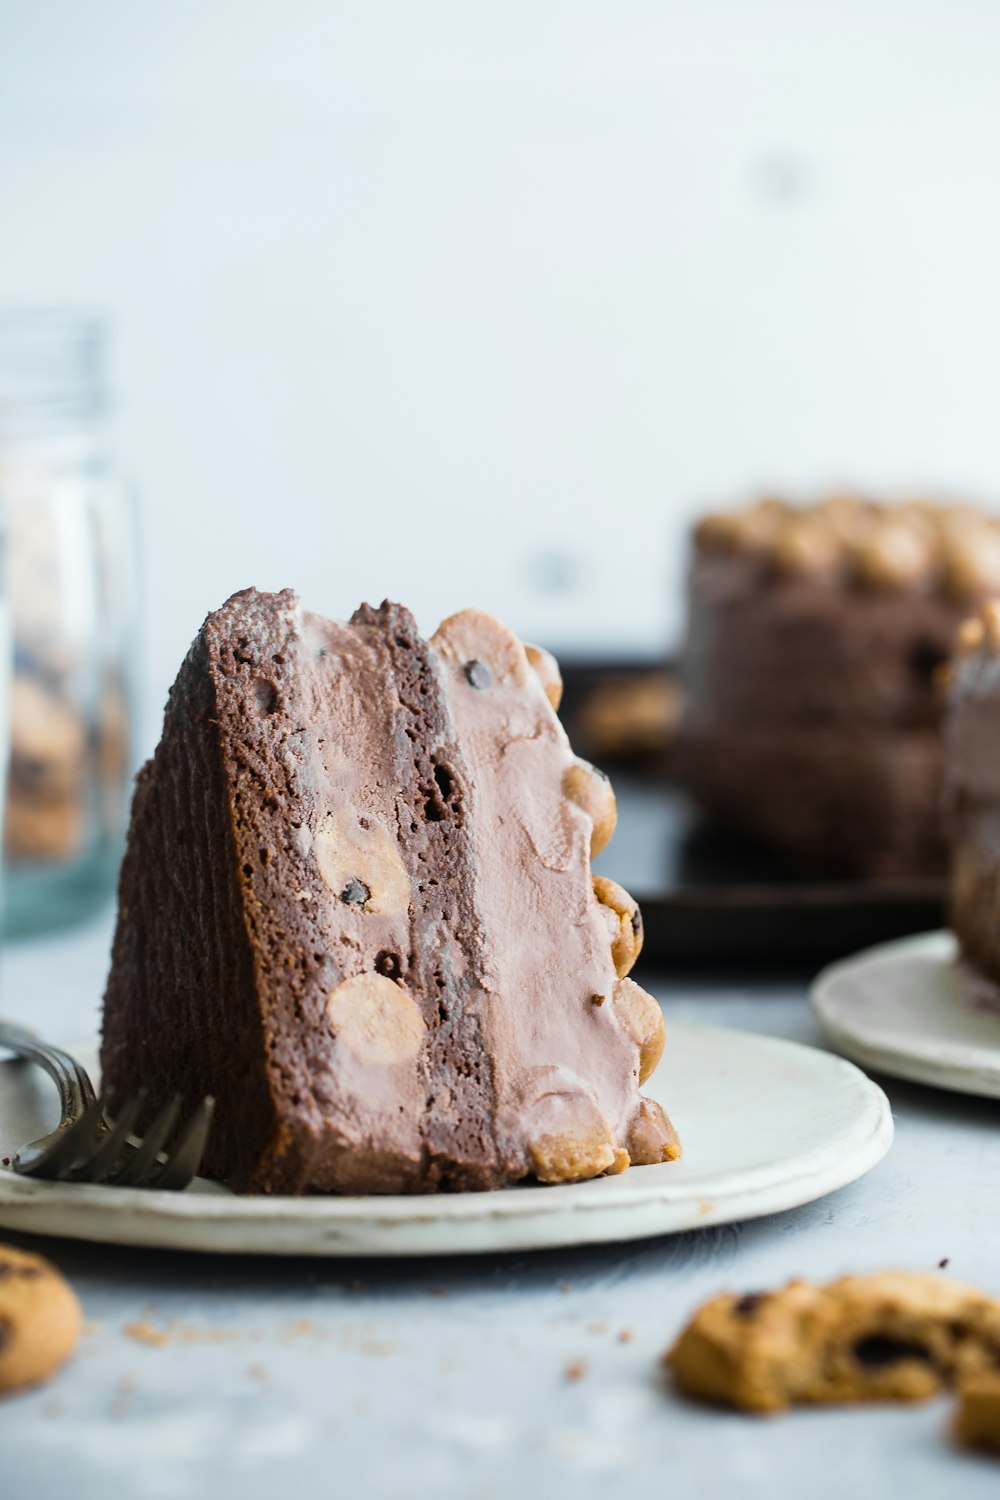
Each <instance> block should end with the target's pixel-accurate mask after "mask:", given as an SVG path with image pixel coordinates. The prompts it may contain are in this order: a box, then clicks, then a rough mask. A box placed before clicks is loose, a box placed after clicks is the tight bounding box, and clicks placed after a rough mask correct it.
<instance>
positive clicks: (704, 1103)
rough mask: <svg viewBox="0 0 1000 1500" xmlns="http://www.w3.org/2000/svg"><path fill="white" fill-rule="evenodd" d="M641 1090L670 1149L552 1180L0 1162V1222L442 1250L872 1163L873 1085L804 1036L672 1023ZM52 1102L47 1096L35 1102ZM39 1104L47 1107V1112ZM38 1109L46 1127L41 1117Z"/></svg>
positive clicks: (770, 1199)
mask: <svg viewBox="0 0 1000 1500" xmlns="http://www.w3.org/2000/svg"><path fill="white" fill-rule="evenodd" d="M46 1088H47V1089H49V1091H50V1093H51V1085H49V1084H48V1083H47V1082H46V1081H45V1080H44V1079H41V1080H40V1079H39V1077H38V1074H37V1070H34V1069H31V1070H27V1069H25V1067H24V1066H23V1065H22V1064H14V1063H0V1156H5V1155H9V1154H10V1153H11V1152H12V1151H13V1150H15V1149H16V1148H17V1146H18V1145H20V1144H22V1143H23V1142H24V1141H25V1140H28V1139H30V1138H31V1136H32V1135H33V1134H38V1133H40V1132H41V1130H42V1129H44V1128H45V1127H46V1120H45V1119H44V1118H42V1117H40V1112H39V1106H38V1100H39V1098H40V1097H44V1096H42V1095H41V1094H40V1090H44V1089H46ZM647 1092H648V1093H650V1094H652V1095H653V1096H654V1097H656V1098H659V1099H660V1100H661V1101H662V1103H663V1104H664V1105H665V1106H666V1107H667V1108H668V1109H669V1111H670V1113H671V1116H672V1118H673V1120H674V1123H675V1124H676V1125H677V1128H678V1130H679V1132H680V1134H681V1138H682V1140H683V1142H684V1158H683V1160H682V1161H679V1162H670V1163H666V1164H664V1165H663V1166H652V1167H634V1168H632V1169H631V1170H629V1171H627V1172H623V1173H622V1174H621V1175H620V1176H618V1177H602V1178H599V1179H597V1180H596V1181H593V1182H581V1183H575V1184H573V1185H568V1186H565V1187H548V1188H541V1187H515V1188H509V1189H507V1190H505V1191H502V1192H497V1193H454V1194H446V1193H442V1194H438V1195H435V1196H432V1197H417V1198H413V1197H410V1198H401V1197H400V1198H332V1197H331V1198H320V1197H314V1198H265V1197H234V1196H233V1195H231V1194H229V1193H227V1192H224V1191H222V1190H220V1189H218V1188H213V1187H212V1186H211V1185H210V1184H196V1185H195V1187H194V1188H192V1189H191V1190H190V1191H189V1192H186V1193H155V1192H139V1191H136V1190H135V1189H129V1188H105V1187H91V1186H85V1185H82V1184H61V1183H46V1182H35V1181H33V1180H31V1179H29V1178H24V1177H17V1176H15V1175H14V1174H13V1173H10V1172H4V1171H0V1227H2V1228H4V1229H18V1230H23V1231H26V1232H32V1233H35V1234H52V1235H62V1236H68V1237H70V1238H74V1239H84V1240H95V1241H99V1242H105V1243H109V1244H119V1245H149V1246H159V1247H162V1248H170V1249H180V1250H202V1251H214V1252H221V1253H227V1254H234V1253H236V1254H240V1253H244V1254H255V1255H321V1256H347V1255H379V1256H387V1255H394V1256H400V1255H457V1254H468V1253H482V1252H488V1251H497V1250H530V1249H542V1248H547V1247H552V1246H556V1245H585V1244H596V1243H599V1242H606V1241H612V1240H629V1239H643V1238H647V1237H649V1236H651V1235H658V1234H669V1233H673V1232H677V1231H680V1230H685V1229H696V1228H700V1227H702V1226H704V1225H708V1224H725V1223H728V1222H731V1221H732V1220H736V1219H746V1218H755V1217H757V1216H759V1215H761V1214H768V1213H776V1212H778V1211H779V1210H781V1209H786V1208H794V1207H796V1206H797V1205H799V1204H801V1203H809V1202H812V1200H813V1199H815V1198H821V1197H823V1196H824V1195H825V1194H826V1193H831V1192H833V1191H834V1189H836V1188H840V1187H843V1186H844V1185H845V1184H846V1183H849V1182H853V1181H854V1180H855V1178H858V1177H860V1176H862V1174H863V1173H865V1172H867V1171H868V1170H869V1169H870V1168H871V1167H873V1166H875V1164H876V1163H877V1162H878V1161H880V1160H881V1159H882V1157H883V1156H884V1155H885V1153H886V1151H887V1150H888V1149H889V1145H890V1143H891V1141H892V1116H891V1114H890V1112H889V1105H888V1101H887V1100H886V1097H885V1095H884V1094H883V1092H882V1090H881V1089H880V1088H878V1087H877V1085H876V1084H874V1083H872V1082H871V1081H870V1080H869V1079H867V1078H866V1077H865V1075H864V1074H863V1073H861V1072H860V1071H859V1070H858V1069H857V1068H855V1067H853V1066H852V1065H851V1064H850V1063H846V1062H843V1061H842V1060H841V1059H840V1058H837V1057H831V1056H830V1055H829V1054H828V1053H825V1052H820V1051H817V1050H816V1049H814V1048H812V1047H802V1046H799V1045H797V1044H796V1043H793V1042H784V1041H778V1040H775V1039H773V1038H770V1037H762V1036H752V1035H749V1034H747V1033H744V1032H739V1031H723V1030H717V1029H715V1028H714V1027H709V1026H685V1025H680V1024H678V1025H671V1026H668V1028H667V1051H666V1055H665V1058H664V1061H663V1064H662V1065H661V1067H660V1068H659V1069H658V1070H657V1074H656V1078H655V1080H651V1082H650V1084H649V1085H647ZM50 1102H51V1101H50ZM49 1114H50V1115H51V1109H50V1110H49ZM51 1123H52V1122H51V1119H50V1120H49V1121H48V1124H49V1125H51Z"/></svg>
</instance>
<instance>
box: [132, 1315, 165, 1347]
mask: <svg viewBox="0 0 1000 1500" xmlns="http://www.w3.org/2000/svg"><path fill="white" fill-rule="evenodd" d="M122 1332H123V1333H124V1334H126V1335H127V1337H128V1338H130V1339H135V1341H136V1343H137V1344H153V1345H154V1346H155V1348H157V1349H162V1348H163V1346H164V1344H169V1343H170V1335H169V1333H167V1331H166V1329H163V1328H154V1327H153V1325H152V1323H145V1322H143V1323H126V1324H125V1326H124V1328H123V1329H122Z"/></svg>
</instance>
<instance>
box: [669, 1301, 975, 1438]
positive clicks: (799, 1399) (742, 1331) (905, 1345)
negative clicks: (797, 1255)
mask: <svg viewBox="0 0 1000 1500" xmlns="http://www.w3.org/2000/svg"><path fill="white" fill-rule="evenodd" d="M998 1354H1000V1303H998V1302H995V1301H993V1299H992V1298H990V1297H986V1296H985V1295H984V1294H983V1293H982V1292H979V1291H977V1290H976V1289H975V1288H974V1287H968V1286H962V1285H961V1283H959V1282H954V1281H951V1280H949V1279H948V1278H947V1277H945V1276H935V1275H929V1274H925V1273H921V1272H914V1271H887V1272H884V1273H881V1274H877V1275H871V1276H843V1277H841V1278H840V1280H838V1281H832V1282H829V1283H828V1284H827V1285H826V1286H816V1285H814V1284H812V1283H810V1282H807V1281H791V1282H789V1283H788V1285H787V1286H784V1287H781V1288H779V1290H777V1291H775V1292H751V1293H749V1294H746V1295H744V1296H737V1295H734V1294H732V1293H728V1292H727V1293H725V1294H724V1295H722V1296H720V1297H715V1298H713V1300H712V1301H711V1302H707V1303H706V1304H705V1305H704V1306H703V1307H701V1308H699V1309H698V1311H697V1313H696V1314H695V1316H694V1317H693V1318H692V1320H691V1322H690V1323H689V1324H688V1326H687V1328H685V1330H684V1332H683V1333H682V1334H681V1336H680V1338H679V1339H678V1340H677V1343H676V1344H675V1345H674V1347H673V1348H672V1349H671V1350H670V1351H669V1353H668V1354H667V1355H666V1357H665V1363H666V1364H667V1366H668V1368H669V1369H670V1370H671V1371H672V1372H673V1375H674V1379H675V1380H676V1382H677V1384H678V1386H679V1387H680V1388H681V1390H683V1391H686V1392H687V1393H688V1394H689V1395H692V1396H698V1397H701V1398H702V1399H704V1400H707V1401H715V1402H718V1403H720V1404H722V1405H725V1406H736V1407H742V1408H744V1409H745V1410H747V1411H761V1412H768V1411H782V1410H784V1409H785V1408H786V1407H788V1406H792V1405H796V1404H799V1403H803V1404H814V1403H818V1402H846V1401H921V1400H924V1399H925V1398H926V1397H928V1396H933V1395H936V1394H937V1392H938V1391H940V1390H942V1389H943V1388H945V1387H949V1386H952V1385H955V1384H956V1383H960V1382H961V1381H963V1380H965V1379H966V1378H970V1377H973V1376H976V1375H978V1374H979V1373H981V1372H984V1371H987V1370H993V1369H995V1368H996V1361H997V1356H998Z"/></svg>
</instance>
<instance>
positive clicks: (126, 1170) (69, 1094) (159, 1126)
mask: <svg viewBox="0 0 1000 1500" xmlns="http://www.w3.org/2000/svg"><path fill="white" fill-rule="evenodd" d="M0 1048H6V1049H7V1050H8V1051H10V1052H15V1053H17V1055H18V1056H19V1057H26V1058H28V1059H29V1060H30V1061H31V1062H36V1063H38V1064H39V1065H40V1066H41V1067H43V1068H44V1069H45V1071H46V1072H47V1073H48V1075H49V1077H50V1078H51V1079H52V1080H53V1082H54V1083H55V1085H56V1087H57V1088H58V1090H59V1104H60V1107H61V1119H60V1121H59V1124H58V1125H57V1126H56V1128H55V1130H53V1131H51V1132H50V1133H49V1134H48V1135H43V1136H42V1137H41V1138H40V1139H39V1140H37V1141H30V1142H29V1143H28V1145H27V1146H22V1148H21V1150H20V1151H19V1152H18V1153H17V1155H16V1156H15V1157H14V1158H13V1159H12V1161H11V1166H12V1167H13V1168H14V1171H15V1172H20V1173H21V1174H22V1176H25V1177H45V1178H48V1179H49V1180H50V1181H58V1182H103V1183H107V1184H108V1185H109V1186H110V1187H145V1188H158V1189H159V1190H160V1191H167V1192H180V1191H182V1190H183V1189H184V1188H186V1187H187V1186H188V1184H189V1183H190V1182H191V1179H192V1178H193V1177H196V1176H197V1174H198V1168H199V1167H200V1166H201V1159H202V1157H203V1156H204V1154H205V1146H206V1143H207V1141H208V1133H209V1131H210V1129H211V1126H212V1116H213V1114H214V1112H215V1101H214V1099H212V1098H211V1097H210V1096H207V1097H206V1098H204V1099H203V1100H202V1101H201V1103H200V1104H199V1105H198V1107H197V1108H196V1109H195V1110H194V1112H193V1114H192V1115H191V1117H190V1119H189V1120H188V1122H187V1124H186V1125H185V1126H184V1128H183V1130H182V1131H181V1132H180V1133H179V1135H178V1136H177V1139H176V1141H175V1143H174V1145H173V1147H172V1149H171V1150H170V1151H169V1152H168V1153H166V1154H164V1151H163V1148H164V1146H165V1145H166V1143H167V1140H168V1139H169V1137H170V1135H171V1134H172V1132H173V1130H174V1127H175V1125H176V1124H177V1118H178V1116H179V1114H180V1109H181V1101H180V1098H179V1097H177V1096H175V1097H174V1098H173V1099H171V1100H170V1101H169V1102H168V1103H167V1104H165V1105H164V1107H163V1108H162V1109H161V1110H160V1112H159V1114H158V1115H157V1116H156V1118H155V1120H154V1121H153V1123H152V1124H151V1125H150V1127H149V1129H148V1130H147V1131H146V1134H145V1135H144V1136H143V1137H142V1139H141V1140H140V1139H139V1138H138V1137H133V1136H132V1134H131V1132H132V1126H133V1125H134V1124H135V1122H136V1120H137V1119H138V1118H139V1114H140V1112H141V1110H142V1107H143V1105H144V1103H145V1102H146V1095H145V1092H144V1091H140V1092H139V1093H138V1094H136V1095H135V1096H134V1097H133V1098H132V1099H129V1100H128V1101H127V1102H126V1104H125V1105H124V1106H123V1108H122V1109H121V1111H120V1113H118V1114H117V1116H116V1117H115V1118H114V1121H113V1122H112V1120H110V1119H109V1118H108V1100H107V1097H106V1096H104V1095H101V1096H100V1097H98V1096H97V1094H95V1092H94V1085H93V1084H92V1083H91V1081H90V1079H89V1078H88V1076H87V1073H86V1070H85V1069H84V1068H83V1067H82V1066H81V1065H80V1063H78V1062H77V1061H76V1059H75V1058H74V1057H70V1055H69V1053H68V1052H63V1051H62V1050H61V1048H59V1047H51V1046H49V1044H48V1043H47V1042H43V1041H41V1040H40V1039H39V1038H38V1037H36V1036H35V1034H34V1032H31V1031H28V1030H27V1029H26V1028H25V1027H22V1026H13V1025H11V1024H10V1022H8V1021H0Z"/></svg>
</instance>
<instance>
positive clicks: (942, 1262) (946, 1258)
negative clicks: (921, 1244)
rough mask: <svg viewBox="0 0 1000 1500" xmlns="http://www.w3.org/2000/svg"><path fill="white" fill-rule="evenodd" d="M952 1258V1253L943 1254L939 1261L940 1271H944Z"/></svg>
mask: <svg viewBox="0 0 1000 1500" xmlns="http://www.w3.org/2000/svg"><path fill="white" fill-rule="evenodd" d="M950 1260H951V1256H950V1255H945V1256H942V1258H941V1259H940V1260H939V1261H938V1270H939V1271H943V1270H944V1268H945V1266H947V1265H948V1263H949V1261H950Z"/></svg>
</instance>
